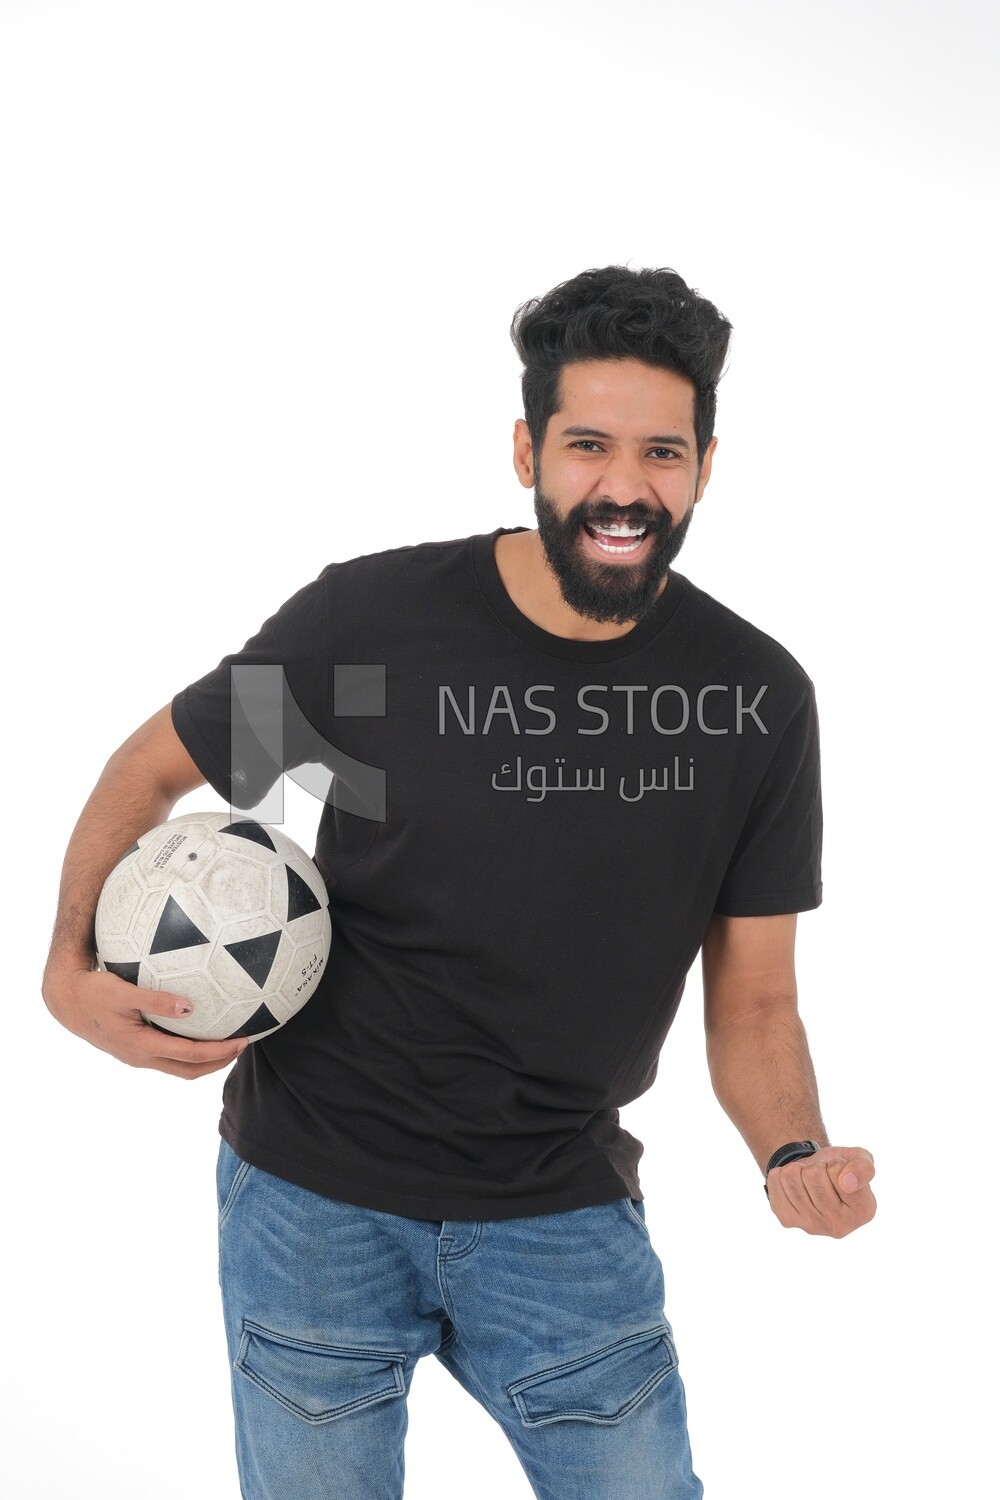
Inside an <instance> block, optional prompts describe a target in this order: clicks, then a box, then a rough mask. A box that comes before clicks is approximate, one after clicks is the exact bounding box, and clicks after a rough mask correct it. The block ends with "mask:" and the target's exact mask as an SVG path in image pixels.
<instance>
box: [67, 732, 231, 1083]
mask: <svg viewBox="0 0 1000 1500" xmlns="http://www.w3.org/2000/svg"><path fill="white" fill-rule="evenodd" d="M204 784H205V777H204V776H203V775H202V774H201V772H200V771H199V769H198V767H197V766H196V765H195V763H194V761H193V760H192V759H191V757H190V755H189V754H188V752H187V750H186V749H185V747H184V745H183V744H182V742H181V740H180V738H179V737H178V734H177V731H176V730H175V729H174V726H173V721H172V719H171V716H170V706H169V704H168V705H167V706H166V707H164V708H161V709H160V710H159V712H158V713H155V714H154V715H153V717H152V718H151V719H149V720H147V722H146V723H145V724H143V725H142V726H141V727H140V728H139V729H137V730H136V731H135V733H134V734H133V735H131V736H130V737H129V738H128V739H127V740H126V741H125V743H124V744H123V745H121V746H120V747H119V749H117V750H116V751H115V753H114V754H113V755H112V756H111V759H110V760H109V761H108V763H107V765H106V766H105V767H104V770H103V771H102V773H101V776H100V779H99V780H98V783H97V785H96V786H95V787H94V790H93V792H92V793H91V794H90V797H89V799H88V800H87V803H86V805H85V807H84V809H83V811H82V813H81V814H80V817H79V819H78V820H77V824H76V827H75V828H74V830H73V834H72V837H71V838H70V841H69V847H68V848H67V850H66V858H65V860H64V862H63V870H62V879H61V882H60V886H59V907H58V912H57V915H56V922H55V928H54V931H53V934H52V944H51V947H50V949H49V957H48V962H47V963H46V966H45V973H44V975H43V977H42V997H43V999H44V1000H45V1004H46V1005H47V1006H48V1008H49V1010H50V1011H51V1013H52V1015H53V1016H55V1018H56V1020H57V1021H59V1022H60V1023H61V1024H62V1025H63V1026H65V1027H66V1028H67V1030H69V1031H72V1032H73V1033H74V1034H75V1035H76V1036H79V1037H83V1039H84V1040H85V1041H88V1042H90V1043H92V1045H93V1046H95V1047H99V1048H101V1050H102V1051H104V1052H110V1053H111V1055H112V1057H117V1058H118V1059H119V1061H120V1062H124V1063H128V1064H129V1065H130V1066H132V1067H135V1068H156V1069H158V1070H159V1071H160V1072H162V1073H173V1074H175V1075H176V1076H177V1077H179V1078H200V1077H201V1076H202V1075H203V1074H204V1073H214V1072H216V1071H217V1070H218V1069H219V1068H225V1067H227V1066H228V1065H229V1064H230V1063H231V1062H233V1060H234V1059H235V1058H236V1057H237V1056H238V1055H239V1054H240V1052H242V1051H243V1049H244V1048H245V1047H246V1045H247V1043H246V1041H245V1040H241V1041H238V1042H233V1041H222V1042H196V1041H191V1040H190V1039H189V1038H187V1037H181V1036H175V1035H172V1034H168V1033H167V1032H161V1031H159V1030H157V1028H156V1027H155V1026H150V1025H148V1024H147V1023H146V1022H145V1021H144V1020H143V1019H142V1016H141V1014H140V1012H139V1008H138V1006H137V1005H136V1003H135V1002H136V999H137V998H138V997H137V995H136V987H135V985H132V984H129V983H128V982H127V981H126V980H124V979H120V978H118V976H117V975H115V974H106V973H102V972H101V971H99V970H97V969H96V968H95V964H96V959H97V951H96V946H95V939H94V916H95V913H96V911H97V903H98V900H99V898H100V894H101V889H102V887H103V885H104V882H105V880H106V879H107V877H108V875H109V874H110V872H111V870H112V869H113V868H114V866H115V864H116V863H117V862H118V860H119V859H120V858H121V856H122V855H123V854H124V852H125V850H126V849H128V848H129V847H130V846H131V845H132V844H134V843H135V841H136V839H137V838H139V837H140V836H141V835H142V834H144V833H147V832H148V831H149V830H150V829H151V828H155V827H157V826H158V825H159V824H160V823H164V822H166V821H167V819H168V818H169V816H170V812H171V809H172V808H173V806H174V804H175V802H177V801H178V799H179V798H180V797H183V796H184V795H185V793H187V792H191V791H194V789H195V787H198V786H203V785H204ZM187 1004H188V1002H186V1001H184V1000H182V998H181V997H180V996H178V995H172V994H169V993H168V992H167V991H165V990H160V991H158V992H154V991H144V992H143V1009H144V1010H146V1011H147V1012H148V1013H149V1014H150V1015H157V1016H176V1015H180V1014H181V1013H182V1011H181V1007H182V1006H187Z"/></svg>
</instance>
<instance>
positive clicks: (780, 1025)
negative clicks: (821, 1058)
mask: <svg viewBox="0 0 1000 1500" xmlns="http://www.w3.org/2000/svg"><path fill="white" fill-rule="evenodd" d="M795 926H796V914H795V913H794V912H791V913H788V914H784V915H781V916H773V917H730V916H723V915H721V914H720V913H718V912H716V913H714V914H713V916H712V918H711V920H710V922H709V925H708V930H707V932H706V935H705V940H704V942H703V944H702V974H703V978H704V991H705V1040H706V1047H707V1051H708V1066H709V1072H710V1073H711V1078H712V1087H713V1088H714V1090H715V1095H716V1098H717V1099H718V1100H719V1103H720V1104H721V1105H722V1107H723V1109H724V1110H725V1111H726V1114H727V1115H728V1116H729V1118H730V1119H731V1120H732V1122H733V1124H734V1125H735V1126H736V1128H737V1130H738V1131H739V1132H740V1134H741V1135H742V1137H743V1139H744V1140H745V1141H746V1143H747V1145H748V1146H749V1148H750V1150H751V1152H752V1153H753V1156H754V1158H755V1160H756V1162H757V1165H758V1166H759V1167H760V1170H761V1173H763V1171H764V1169H765V1167H766V1166H767V1163H768V1161H769V1159H770V1157H771V1156H772V1155H773V1153H774V1152H775V1151H777V1149H778V1148H779V1146H784V1145H786V1144H787V1143H788V1142H790V1141H800V1140H813V1141H818V1142H819V1144H820V1146H821V1147H822V1149H821V1150H820V1151H818V1152H816V1153H815V1154H814V1155H812V1156H809V1157H804V1158H802V1159H800V1160H798V1161H793V1162H788V1163H787V1164H786V1165H785V1166H782V1167H775V1168H774V1169H773V1170H772V1171H771V1172H770V1173H769V1174H768V1178H767V1188H768V1198H769V1201H770V1204H771V1208H772V1209H773V1210H774V1212H775V1214H776V1215H777V1217H778V1219H779V1221H780V1222H781V1223H782V1224H783V1225H785V1227H786V1228H797V1229H802V1230H804V1231H805V1232H806V1233H807V1234H826V1235H831V1236H833V1238H834V1239H842V1238H843V1236H844V1235H847V1234H850V1233H851V1231H852V1230H853V1229H857V1228H858V1227H859V1226H860V1225H862V1224H867V1223H868V1222H869V1220H870V1219H872V1218H873V1217H874V1214H875V1207H876V1205H875V1198H874V1195H873V1193H872V1190H871V1187H870V1186H869V1184H870V1183H871V1180H872V1178H873V1177H874V1175H875V1162H874V1159H873V1157H872V1154H871V1152H870V1151H867V1150H866V1149H865V1148H864V1147H862V1146H831V1145H830V1140H829V1136H828V1135H827V1132H826V1127H825V1126H824V1124H823V1119H822V1116H821V1114H820V1107H819V1096H818V1092H817V1088H816V1074H815V1072H814V1070H813V1065H812V1059H811V1057H810V1055H809V1046H808V1043H807V1041H806V1033H805V1028H804V1026H803V1025H802V1021H801V1019H800V1017H799V1012H798V994H797V990H796V985H795Z"/></svg>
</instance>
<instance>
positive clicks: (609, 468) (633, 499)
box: [596, 448, 655, 510]
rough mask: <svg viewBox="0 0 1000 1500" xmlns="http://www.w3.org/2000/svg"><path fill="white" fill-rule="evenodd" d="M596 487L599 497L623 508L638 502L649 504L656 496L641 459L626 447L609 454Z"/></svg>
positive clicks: (625, 508)
mask: <svg viewBox="0 0 1000 1500" xmlns="http://www.w3.org/2000/svg"><path fill="white" fill-rule="evenodd" d="M596 487H597V490H598V492H599V498H601V499H604V500H610V501H611V502H612V503H613V504H615V505H617V506H619V507H620V508H621V509H622V510H627V509H628V507H629V506H630V505H635V504H636V503H637V502H638V503H641V504H645V505H647V506H649V505H652V504H653V503H654V498H655V497H654V495H653V492H652V489H651V488H650V484H649V479H648V477H647V474H646V470H645V468H644V467H643V464H642V461H641V459H640V458H639V456H638V455H637V454H634V453H631V452H630V451H628V450H627V449H624V448H622V449H618V450H617V451H612V452H610V453H609V454H608V457H607V462H606V463H605V464H604V465H603V467H602V469H601V473H600V476H599V478H598V480H597V486H596Z"/></svg>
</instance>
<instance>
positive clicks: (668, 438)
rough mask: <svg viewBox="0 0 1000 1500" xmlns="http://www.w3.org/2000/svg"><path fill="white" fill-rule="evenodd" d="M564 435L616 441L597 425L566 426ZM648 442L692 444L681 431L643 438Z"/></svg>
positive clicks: (679, 445)
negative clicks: (683, 436)
mask: <svg viewBox="0 0 1000 1500" xmlns="http://www.w3.org/2000/svg"><path fill="white" fill-rule="evenodd" d="M562 435H563V437H589V438H604V439H605V441H607V442H614V438H612V436H611V434H610V432H598V431H597V428H596V427H564V428H563V431H562ZM643 441H644V442H646V443H671V444H673V446H674V447H675V448H688V449H689V448H690V447H691V444H690V443H689V442H688V441H687V439H686V438H682V437H681V435H680V433H679V432H668V433H666V434H663V433H660V434H659V435H658V436H654V437H648V438H644V439H643Z"/></svg>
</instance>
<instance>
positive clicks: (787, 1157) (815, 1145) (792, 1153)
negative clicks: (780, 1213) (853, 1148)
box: [764, 1141, 823, 1198]
mask: <svg viewBox="0 0 1000 1500" xmlns="http://www.w3.org/2000/svg"><path fill="white" fill-rule="evenodd" d="M822 1149H823V1148H822V1146H821V1145H820V1143H819V1141H789V1142H788V1144H787V1146H779V1147H778V1149H777V1151H776V1152H775V1153H774V1155H773V1156H772V1157H771V1160H770V1161H769V1162H768V1164H767V1166H766V1167H765V1168H764V1191H765V1193H767V1177H768V1173H769V1172H773V1171H774V1169H775V1167H783V1166H785V1164H786V1163H787V1162H790V1161H798V1160H799V1159H800V1158H801V1157H803V1156H814V1155H815V1154H816V1152H817V1151H821V1150H822ZM767 1196H768V1198H770V1196H771V1194H770V1193H767Z"/></svg>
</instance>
